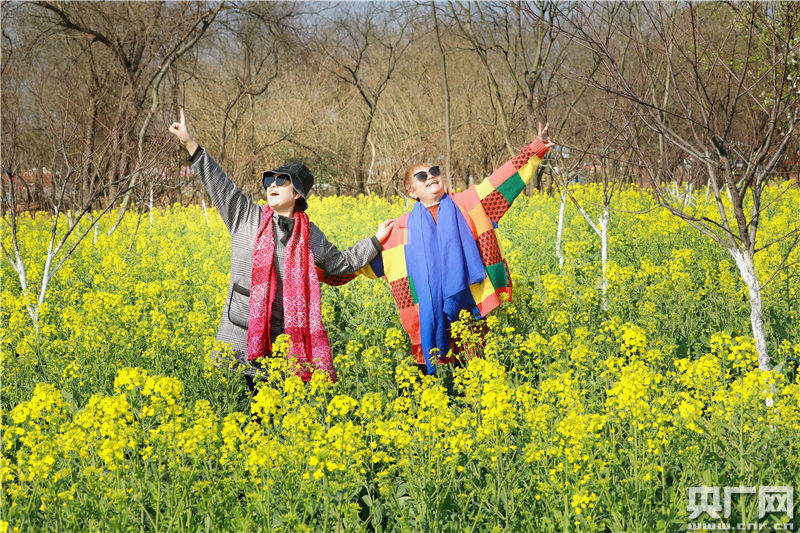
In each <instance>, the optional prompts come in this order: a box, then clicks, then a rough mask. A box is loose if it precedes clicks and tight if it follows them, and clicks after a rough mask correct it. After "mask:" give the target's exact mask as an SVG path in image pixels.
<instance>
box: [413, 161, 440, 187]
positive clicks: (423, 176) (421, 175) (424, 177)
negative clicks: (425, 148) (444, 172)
mask: <svg viewBox="0 0 800 533" xmlns="http://www.w3.org/2000/svg"><path fill="white" fill-rule="evenodd" d="M428 174H430V175H431V176H433V177H434V178H435V177H436V176H438V175H439V165H436V166H433V167H431V168H429V169H428V170H427V172H426V171H424V170H420V171H419V172H415V173H414V178H416V179H417V181H421V182H422V183H425V182H426V181H428Z"/></svg>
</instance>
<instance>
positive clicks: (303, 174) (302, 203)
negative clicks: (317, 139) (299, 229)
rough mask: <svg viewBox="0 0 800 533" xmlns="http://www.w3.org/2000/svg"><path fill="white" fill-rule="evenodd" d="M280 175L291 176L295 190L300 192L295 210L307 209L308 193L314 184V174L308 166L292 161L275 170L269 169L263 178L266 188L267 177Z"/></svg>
mask: <svg viewBox="0 0 800 533" xmlns="http://www.w3.org/2000/svg"><path fill="white" fill-rule="evenodd" d="M278 176H284V177H286V178H289V179H290V181H291V182H292V186H293V187H294V190H295V191H297V192H298V193H299V194H300V198H298V199H297V203H295V205H294V209H295V211H305V210H306V209H307V208H308V202H307V201H306V199H307V198H308V193H309V192H310V191H311V187H313V186H314V176H313V175H312V174H311V171H310V170H308V167H307V166H305V165H304V164H303V163H300V162H298V161H290V162H288V163H286V164H285V165H281V166H279V167H278V168H276V169H274V170H267V171H266V172H264V175H263V177H262V178H261V182H262V184H263V185H264V188H265V189H266V188H267V183H266V181H267V178H270V177H278Z"/></svg>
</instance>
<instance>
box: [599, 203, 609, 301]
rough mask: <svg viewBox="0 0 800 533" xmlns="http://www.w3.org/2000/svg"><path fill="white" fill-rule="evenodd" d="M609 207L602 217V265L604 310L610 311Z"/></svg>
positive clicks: (606, 206)
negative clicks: (608, 273) (608, 271)
mask: <svg viewBox="0 0 800 533" xmlns="http://www.w3.org/2000/svg"><path fill="white" fill-rule="evenodd" d="M609 218H610V216H609V209H608V205H605V206H603V214H602V215H601V216H600V220H599V222H600V265H601V268H602V271H603V281H602V291H603V310H604V311H608V298H607V297H606V294H607V292H608V277H607V276H606V265H607V264H608V221H609Z"/></svg>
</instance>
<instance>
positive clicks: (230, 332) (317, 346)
mask: <svg viewBox="0 0 800 533" xmlns="http://www.w3.org/2000/svg"><path fill="white" fill-rule="evenodd" d="M169 131H170V133H172V134H174V135H175V136H176V137H177V138H178V139H179V140H180V141H181V143H183V146H184V147H185V148H186V150H187V151H188V153H189V161H190V162H191V164H192V167H193V168H194V170H195V171H196V172H197V174H198V175H199V176H200V179H201V180H202V182H203V185H204V186H205V188H206V190H207V191H208V194H209V196H210V197H211V199H212V201H213V203H214V206H215V207H216V208H217V209H218V210H219V213H220V215H221V216H222V220H223V222H225V226H226V227H227V228H228V231H229V232H230V234H231V278H230V283H229V284H228V294H227V297H226V300H225V306H224V309H223V311H222V318H221V320H220V326H219V330H218V331H217V336H216V339H217V340H218V341H224V342H226V343H229V344H231V345H232V347H233V360H225V361H219V362H220V363H221V364H224V365H226V366H232V367H234V368H237V369H238V370H239V371H241V372H242V373H243V374H244V376H245V378H246V379H247V383H248V386H249V387H250V389H251V391H252V390H253V388H254V385H255V376H256V375H257V368H256V367H255V366H254V365H253V362H254V361H255V360H257V359H258V358H259V357H262V356H266V355H270V353H271V344H272V342H274V340H275V337H277V336H278V335H279V334H281V333H284V332H286V333H287V334H289V336H290V338H291V340H292V346H293V350H294V351H295V354H294V355H295V357H296V358H297V359H299V360H300V361H301V362H302V363H303V366H302V367H301V368H297V372H298V375H301V377H303V379H304V380H306V379H309V378H310V375H311V373H312V372H313V371H314V370H315V369H321V370H325V371H326V372H328V373H329V374H330V376H331V378H332V379H334V380H335V379H336V374H335V370H334V369H333V366H332V362H331V357H330V348H329V344H328V338H327V334H326V333H325V331H324V326H323V325H322V323H321V313H320V311H319V281H318V279H321V280H323V281H326V282H329V283H330V282H332V284H336V281H337V280H338V281H340V282H344V281H349V279H352V277H353V276H354V275H355V273H356V272H357V271H358V270H360V269H361V268H362V267H364V265H366V264H367V263H368V262H369V261H371V260H372V259H373V258H374V257H375V256H376V255H377V254H378V253H379V252H380V251H381V243H380V241H381V240H382V239H384V238H385V237H386V235H387V234H388V232H389V228H390V226H391V221H385V222H383V223H381V224H380V225H379V226H378V230H377V232H376V234H375V235H374V236H372V237H368V238H365V239H362V240H360V241H358V242H357V243H355V244H354V245H353V246H351V247H350V248H348V249H346V250H339V249H337V248H336V246H334V245H333V244H331V243H330V242H329V241H328V239H327V238H325V235H324V234H323V233H322V231H320V229H319V228H318V227H317V226H316V225H314V224H313V223H310V222H309V221H308V217H307V216H306V215H305V212H304V211H305V209H306V207H307V205H308V204H307V202H306V198H307V196H308V193H309V191H310V189H311V186H312V185H313V180H314V178H313V176H312V175H311V172H309V170H308V169H307V168H306V167H305V165H303V164H301V163H297V162H292V163H288V164H286V165H283V166H282V167H279V168H277V169H275V170H272V171H268V172H265V173H264V176H263V185H264V188H265V190H266V196H267V204H268V205H267V206H260V205H258V204H256V203H255V202H254V201H252V200H251V199H249V198H248V197H247V196H245V195H244V194H243V193H242V191H241V190H240V189H239V188H238V187H237V186H236V185H235V184H234V183H233V182H232V181H231V180H230V179H229V178H228V177H227V176H226V175H225V173H224V172H223V171H222V169H221V168H220V167H219V165H217V163H216V162H215V161H214V160H213V159H212V158H211V157H210V156H209V155H208V153H207V152H206V151H205V150H204V149H203V148H201V147H200V146H199V145H198V144H197V142H195V141H194V139H193V138H192V136H191V135H190V134H189V130H188V128H187V127H186V121H185V118H184V113H183V109H181V112H180V122H175V123H173V124H172V125H171V126H170V127H169ZM266 217H271V219H272V220H271V224H270V223H269V220H268V219H267V218H266ZM270 237H271V238H270ZM309 251H310V255H308V252H309ZM287 254H288V257H287ZM254 256H255V257H256V258H257V259H256V261H255V263H254ZM303 265H305V266H303ZM311 265H314V266H316V268H314V266H311ZM287 266H288V267H289V268H290V269H291V270H292V271H291V272H285V270H286V268H287ZM318 273H319V274H321V277H318ZM298 346H299V348H298Z"/></svg>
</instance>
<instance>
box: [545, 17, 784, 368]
mask: <svg viewBox="0 0 800 533" xmlns="http://www.w3.org/2000/svg"><path fill="white" fill-rule="evenodd" d="M606 13H607V12H604V11H603V9H602V6H601V7H599V8H598V7H597V6H594V5H592V6H585V5H573V6H571V11H569V12H568V13H567V12H565V13H563V15H564V19H563V25H562V26H561V30H562V31H564V32H566V33H568V34H570V35H572V36H574V37H576V38H577V39H578V40H579V41H580V42H581V43H582V44H583V45H585V46H587V47H589V48H590V49H591V50H592V51H593V52H594V53H595V54H596V55H597V57H598V58H599V59H600V61H601V62H602V67H603V69H604V70H605V71H606V72H607V73H608V76H603V77H600V78H586V79H584V80H583V82H584V83H586V84H589V85H590V86H592V87H595V88H597V89H599V90H601V91H603V92H604V93H605V94H606V96H607V97H608V98H610V99H621V100H624V101H626V102H629V103H630V104H631V106H632V110H633V112H634V113H635V116H636V118H637V120H638V121H639V122H640V123H641V124H643V125H644V126H645V127H646V128H647V129H648V130H649V131H650V132H651V133H652V134H653V136H655V137H656V139H657V141H658V142H660V143H661V144H660V145H659V148H658V150H657V151H654V150H652V149H651V148H650V147H651V146H652V142H649V139H648V137H647V136H646V135H631V136H630V137H629V142H630V144H631V146H632V147H633V148H634V149H635V150H636V154H637V156H638V158H639V159H640V161H641V163H642V168H643V170H644V171H645V172H646V174H647V176H648V177H649V181H650V183H651V185H652V187H653V189H654V191H655V194H656V196H657V198H658V201H659V203H660V205H662V206H663V207H664V208H666V209H667V210H668V211H669V212H670V213H672V214H673V215H675V216H677V217H679V218H680V219H682V220H684V221H686V222H687V223H689V224H690V225H692V226H693V227H694V228H696V229H697V230H698V231H700V232H702V233H703V234H704V235H706V236H707V237H708V238H710V239H711V240H713V241H714V242H716V243H718V244H719V245H720V246H722V247H723V248H724V249H725V250H727V251H728V253H729V254H730V255H731V257H732V258H733V259H734V261H735V263H736V266H737V268H738V271H739V274H740V275H741V279H742V281H743V282H744V284H745V285H746V286H747V289H748V294H749V302H750V323H751V327H752V333H753V337H754V339H755V342H756V349H757V351H758V362H759V367H760V368H761V369H764V370H769V369H771V358H770V354H769V351H768V348H767V339H766V334H765V331H764V316H763V311H762V302H761V291H762V289H763V287H764V286H765V285H766V284H768V283H769V282H770V280H772V279H773V278H774V276H775V273H774V272H773V273H771V274H768V276H767V279H766V281H765V282H763V283H762V282H761V281H760V280H759V277H758V275H757V274H756V269H755V255H756V254H757V253H758V252H760V251H763V250H765V249H768V248H770V247H773V246H775V245H777V244H778V243H788V247H787V248H788V250H787V251H785V254H786V255H785V257H784V260H783V261H781V263H780V265H779V267H778V269H781V268H784V267H785V266H787V265H786V261H787V259H786V258H788V254H789V252H790V251H791V249H792V247H793V246H794V245H795V244H796V243H797V242H798V232H800V229H798V228H797V227H793V228H787V229H786V231H785V232H784V233H783V234H781V235H777V236H773V238H772V239H771V240H770V241H769V242H763V241H762V240H759V233H758V229H759V222H760V220H761V218H762V217H763V216H764V215H765V213H766V212H767V210H768V209H769V207H770V206H771V205H772V203H773V202H774V198H770V195H769V194H767V195H766V196H765V192H767V191H768V188H767V187H768V184H769V183H770V181H772V179H773V177H774V176H775V174H774V173H775V170H776V169H777V168H778V165H779V163H780V162H781V161H782V159H783V158H784V156H785V153H786V148H787V146H789V143H790V141H791V140H792V139H796V137H797V135H798V131H797V130H798V125H800V105H798V87H799V85H798V80H797V77H796V75H794V77H793V73H792V68H796V67H793V65H795V64H796V61H797V54H798V50H799V49H800V47H798V43H800V40H799V39H798V36H800V4H796V3H782V4H758V3H742V4H739V3H736V4H716V3H715V4H702V3H700V4H697V3H688V4H685V5H684V4H680V5H679V4H661V3H654V4H632V5H629V11H628V16H627V17H625V18H619V17H617V18H615V19H609V18H607V17H606V16H605V14H606ZM709 17H713V18H714V20H715V21H716V22H717V24H714V25H713V26H706V25H702V24H700V22H699V21H700V20H701V18H704V19H707V18H709ZM608 25H610V26H611V27H612V28H613V29H614V32H615V34H616V38H615V39H613V40H612V41H610V42H608V41H605V40H604V39H603V38H602V35H603V32H604V28H606V27H607V26H608ZM628 47H631V49H632V51H633V54H632V57H633V58H635V62H633V61H632V62H631V63H630V64H629V66H628V68H626V69H624V70H623V69H622V68H621V61H620V59H621V56H622V54H623V53H624V51H625V50H627V49H628ZM687 158H691V161H692V163H691V164H693V165H698V167H699V168H700V169H702V172H703V174H704V175H705V179H706V180H707V182H708V185H709V188H710V191H711V193H712V194H713V201H712V204H713V210H708V209H705V208H704V206H703V204H702V203H699V202H693V201H691V198H690V197H689V196H688V195H686V194H683V195H682V194H676V192H677V189H676V188H675V187H674V186H673V181H674V170H675V166H674V165H673V164H670V161H676V160H678V161H684V160H686V159H687Z"/></svg>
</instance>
